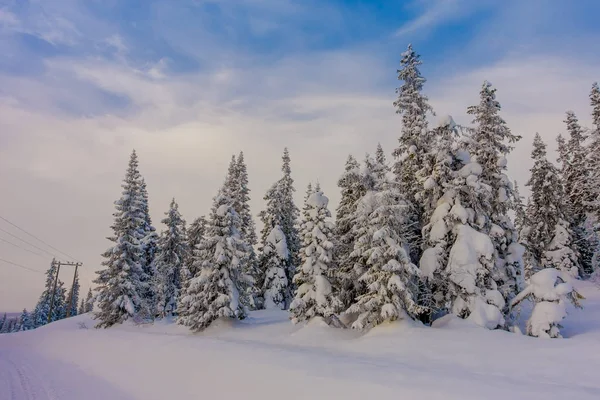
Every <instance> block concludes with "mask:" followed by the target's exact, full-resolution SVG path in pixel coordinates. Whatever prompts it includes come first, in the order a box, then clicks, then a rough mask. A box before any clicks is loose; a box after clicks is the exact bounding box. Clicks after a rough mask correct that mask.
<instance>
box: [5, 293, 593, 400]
mask: <svg viewBox="0 0 600 400" xmlns="http://www.w3.org/2000/svg"><path fill="white" fill-rule="evenodd" d="M575 284H576V285H578V290H579V291H580V292H581V293H582V294H583V295H584V296H585V297H586V299H587V300H585V306H586V308H585V310H575V309H569V313H570V314H569V316H568V317H567V319H565V320H564V323H563V325H564V329H563V334H564V336H565V337H566V338H568V339H563V340H552V341H546V340H540V339H536V338H532V337H528V336H524V335H517V334H514V333H509V332H504V331H488V330H484V329H481V328H479V327H477V326H476V325H474V324H473V323H472V322H471V321H468V320H461V319H459V318H456V317H454V316H452V315H448V316H446V317H444V318H442V319H440V320H437V321H436V322H435V323H434V326H433V327H425V326H423V325H421V324H419V323H417V322H409V321H401V322H395V323H386V324H383V325H382V326H380V327H378V328H376V329H373V330H372V331H370V332H369V333H367V334H361V333H359V332H356V331H353V330H349V329H347V330H342V329H336V328H331V327H327V326H325V324H324V322H323V321H322V320H319V319H314V320H311V321H310V322H309V324H308V325H306V326H303V325H301V324H299V325H293V324H292V323H290V321H289V319H288V318H289V314H288V313H286V312H284V311H255V312H250V313H249V316H248V318H247V319H245V320H243V321H221V320H219V321H217V322H216V323H215V324H213V326H211V327H210V328H208V329H207V330H206V331H205V332H203V333H200V334H191V333H190V332H189V331H188V330H187V329H185V328H184V327H182V326H178V325H176V324H174V323H173V321H172V319H167V320H164V321H160V322H156V323H155V324H154V325H144V326H135V325H134V324H132V323H125V324H124V325H116V326H115V327H113V328H110V329H106V330H105V329H93V325H94V321H92V320H91V318H90V316H89V315H82V316H78V317H74V318H70V319H66V320H62V321H59V322H56V323H52V324H50V325H48V326H46V327H43V328H40V329H37V330H34V331H28V332H21V333H16V334H8V335H0V389H1V390H2V391H1V392H0V398H2V399H5V398H8V399H11V398H12V399H14V400H25V399H29V398H36V399H38V400H47V399H55V400H81V399H85V400H105V399H114V400H125V399H127V400H133V399H144V400H155V399H156V400H163V399H195V398H215V399H236V398H240V399H245V400H269V399H280V398H281V397H282V393H285V396H284V397H285V399H286V400H297V399H306V398H311V399H341V400H345V399H348V400H354V399H357V400H358V399H361V400H364V399H366V398H369V399H370V398H373V399H377V398H382V399H387V398H406V399H428V400H429V399H437V400H455V399H456V400H481V399H486V400H505V399H521V398H527V399H530V400H537V399H543V400H553V399H561V400H562V399H565V398H576V399H578V400H592V399H597V398H598V393H599V392H600V382H599V381H598V379H597V365H598V352H599V351H600V289H599V288H598V287H596V286H594V285H592V284H591V283H589V282H575ZM85 327H87V329H85ZM161 366H162V367H161ZM232 377H235V382H233V381H232ZM290 388H293V390H290ZM11 389H12V397H10V396H11V392H10V390H11ZM6 396H8V397H6Z"/></svg>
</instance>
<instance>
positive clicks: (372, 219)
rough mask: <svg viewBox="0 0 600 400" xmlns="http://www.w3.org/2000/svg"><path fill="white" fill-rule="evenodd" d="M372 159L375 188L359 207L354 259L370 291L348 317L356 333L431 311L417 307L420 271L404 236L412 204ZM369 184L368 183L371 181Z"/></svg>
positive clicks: (369, 166) (369, 162)
mask: <svg viewBox="0 0 600 400" xmlns="http://www.w3.org/2000/svg"><path fill="white" fill-rule="evenodd" d="M378 164H379V163H378V162H377V160H372V159H370V157H368V156H367V160H366V162H365V169H366V170H367V171H366V173H367V174H370V175H371V176H372V178H373V183H372V186H371V187H370V188H369V190H368V191H367V193H366V194H365V195H364V196H363V197H362V198H361V200H360V201H359V203H358V205H357V209H356V211H355V218H354V226H353V228H352V229H353V230H354V232H355V237H356V241H355V243H354V250H353V252H352V253H351V258H352V259H353V260H354V262H355V270H356V271H360V274H359V276H358V281H359V282H360V283H361V284H362V285H364V292H363V293H361V294H359V295H358V297H357V298H355V299H354V301H353V303H352V304H351V306H350V307H349V308H348V309H347V310H346V312H345V314H346V315H351V316H354V317H355V320H354V322H353V323H352V328H354V329H370V328H372V327H374V326H376V325H378V324H380V323H382V322H384V321H394V320H397V319H402V318H405V317H410V318H415V317H417V316H418V315H419V314H421V313H422V312H424V311H425V310H424V309H423V308H422V307H421V306H419V305H418V304H417V299H418V296H419V281H420V278H419V275H420V274H419V269H418V268H417V267H416V266H415V265H414V264H413V263H412V262H411V260H410V257H409V255H408V252H407V250H406V249H407V245H406V243H405V239H404V236H405V234H406V231H407V229H406V225H407V222H408V221H409V220H410V214H411V212H412V210H411V204H410V203H409V202H406V201H405V200H404V197H403V195H402V194H401V193H400V191H399V190H398V189H397V185H392V184H390V183H389V182H387V179H385V178H384V181H383V182H382V181H381V180H380V179H378V177H381V175H379V174H377V173H375V172H373V169H372V168H374V170H375V171H377V170H378V168H379V167H380V166H379V165H378ZM367 181H368V180H367Z"/></svg>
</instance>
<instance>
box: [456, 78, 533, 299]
mask: <svg viewBox="0 0 600 400" xmlns="http://www.w3.org/2000/svg"><path fill="white" fill-rule="evenodd" d="M500 110H501V106H500V103H499V102H498V101H497V100H496V89H494V88H492V85H491V83H489V82H487V81H486V82H484V83H483V86H482V88H481V91H480V102H479V104H478V105H475V106H471V107H469V108H468V109H467V113H468V114H470V115H473V118H474V119H473V124H474V125H475V128H474V129H473V133H472V135H471V139H472V141H471V145H470V153H471V156H472V157H473V158H474V159H475V160H476V162H477V163H478V164H479V165H481V168H482V172H481V175H480V177H479V178H480V181H481V183H482V184H485V185H488V186H489V187H490V188H491V190H492V191H491V194H492V196H491V198H490V202H489V207H487V208H488V209H487V210H486V211H487V215H489V217H490V218H489V221H487V222H486V225H487V226H486V233H487V234H489V235H490V237H491V238H492V242H493V243H494V248H495V250H496V254H495V255H494V264H495V266H494V272H493V278H494V280H495V281H496V284H497V285H498V289H499V290H500V292H501V293H502V295H503V296H504V298H505V300H506V301H507V302H508V301H510V300H511V299H512V298H513V297H514V296H516V294H517V293H519V292H520V291H521V289H522V287H523V285H524V277H523V275H524V271H523V260H522V255H523V251H524V249H523V247H522V246H521V245H520V244H519V243H518V235H517V232H516V229H515V227H514V225H513V223H512V221H511V219H510V218H509V215H508V213H509V211H510V210H514V204H513V202H512V199H513V198H514V194H513V193H512V192H513V188H512V185H511V181H510V179H509V178H508V177H507V176H506V174H505V171H506V164H507V163H506V156H507V155H508V154H509V153H510V151H511V150H512V146H511V144H512V143H515V142H517V141H518V140H520V139H521V137H520V136H517V135H514V134H513V133H512V132H511V131H510V129H509V128H508V126H507V125H506V122H505V121H504V119H502V117H501V116H500V115H499V113H500Z"/></svg>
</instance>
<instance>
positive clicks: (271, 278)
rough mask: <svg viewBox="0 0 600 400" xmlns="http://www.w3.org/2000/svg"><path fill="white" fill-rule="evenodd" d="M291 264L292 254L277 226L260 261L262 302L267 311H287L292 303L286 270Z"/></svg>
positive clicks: (270, 235)
mask: <svg viewBox="0 0 600 400" xmlns="http://www.w3.org/2000/svg"><path fill="white" fill-rule="evenodd" d="M289 263H290V252H289V248H288V245H287V240H286V237H285V233H283V229H281V227H280V226H279V224H277V225H275V226H274V227H273V228H272V229H271V232H270V233H269V235H268V236H267V238H266V239H265V241H264V243H263V245H262V248H261V255H260V259H259V265H260V268H261V270H263V271H264V278H263V279H262V287H261V293H262V299H263V300H262V301H263V307H264V308H266V309H281V310H285V309H286V308H287V307H288V305H289V304H290V302H291V288H290V283H291V282H290V281H289V280H288V278H287V275H286V270H287V269H288V268H287V266H288V264H289Z"/></svg>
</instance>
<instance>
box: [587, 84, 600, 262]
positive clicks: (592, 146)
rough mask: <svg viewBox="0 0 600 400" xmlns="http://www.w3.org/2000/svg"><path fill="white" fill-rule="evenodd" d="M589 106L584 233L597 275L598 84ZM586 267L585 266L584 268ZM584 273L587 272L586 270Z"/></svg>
mask: <svg viewBox="0 0 600 400" xmlns="http://www.w3.org/2000/svg"><path fill="white" fill-rule="evenodd" d="M590 104H591V106H592V123H593V129H592V131H591V134H590V143H589V145H588V148H587V165H588V169H589V170H590V171H591V173H590V174H589V175H590V176H589V182H588V184H587V185H586V187H588V188H591V190H590V192H591V196H590V197H591V198H590V200H589V203H588V218H587V221H586V224H585V225H586V228H587V229H586V233H588V239H589V240H588V241H589V243H590V244H591V245H592V248H593V252H594V255H593V257H592V266H591V267H592V268H591V270H594V271H595V274H599V273H600V272H598V271H600V268H599V265H598V264H599V263H600V237H599V234H600V86H598V83H597V82H596V83H594V84H593V85H592V90H591V92H590ZM586 267H587V266H586ZM586 272H589V270H587V271H586Z"/></svg>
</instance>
